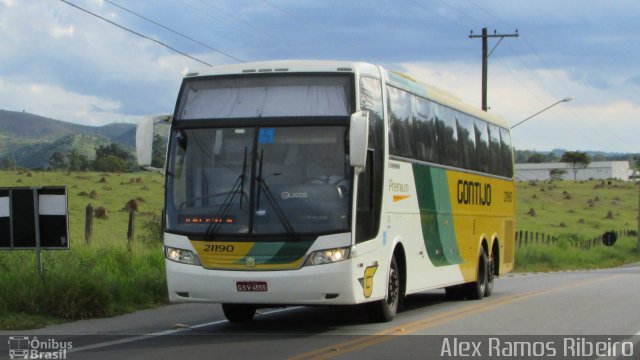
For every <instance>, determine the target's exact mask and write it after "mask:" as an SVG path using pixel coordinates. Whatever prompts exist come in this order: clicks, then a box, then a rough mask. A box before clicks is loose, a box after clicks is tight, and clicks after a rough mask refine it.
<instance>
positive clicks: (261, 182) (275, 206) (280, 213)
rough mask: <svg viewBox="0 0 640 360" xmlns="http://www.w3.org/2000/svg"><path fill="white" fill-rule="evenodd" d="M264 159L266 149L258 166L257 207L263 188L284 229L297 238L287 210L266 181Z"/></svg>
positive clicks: (290, 235)
mask: <svg viewBox="0 0 640 360" xmlns="http://www.w3.org/2000/svg"><path fill="white" fill-rule="evenodd" d="M263 159H264V149H263V150H262V151H261V152H260V164H259V167H258V175H257V176H256V181H257V182H258V189H257V202H256V209H257V210H259V209H260V197H261V195H260V194H261V193H260V190H261V189H262V190H263V192H264V194H265V197H266V198H267V200H268V201H269V204H271V206H272V207H273V210H274V211H275V213H276V216H277V217H278V220H280V223H282V226H283V227H284V230H285V231H286V232H287V234H288V235H289V237H290V238H291V240H295V239H296V238H297V236H296V234H295V230H294V229H293V226H291V222H290V221H289V219H288V218H287V214H285V212H284V211H283V210H282V207H280V204H278V200H276V198H275V197H274V196H273V193H272V192H271V190H270V189H269V186H268V185H267V183H266V182H265V179H264V178H263V177H262V160H263Z"/></svg>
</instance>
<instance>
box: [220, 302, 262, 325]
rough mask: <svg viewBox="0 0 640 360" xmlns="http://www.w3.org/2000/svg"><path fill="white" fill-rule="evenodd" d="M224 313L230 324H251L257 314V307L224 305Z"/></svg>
mask: <svg viewBox="0 0 640 360" xmlns="http://www.w3.org/2000/svg"><path fill="white" fill-rule="evenodd" d="M222 312H223V313H224V316H225V317H226V318H227V320H229V322H232V323H241V322H249V321H251V320H253V317H254V316H255V314H256V307H255V306H254V305H246V304H222Z"/></svg>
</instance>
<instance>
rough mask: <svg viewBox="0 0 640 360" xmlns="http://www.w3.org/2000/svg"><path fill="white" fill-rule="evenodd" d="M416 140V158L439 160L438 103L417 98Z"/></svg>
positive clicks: (415, 116) (431, 160)
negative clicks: (436, 108) (437, 133)
mask: <svg viewBox="0 0 640 360" xmlns="http://www.w3.org/2000/svg"><path fill="white" fill-rule="evenodd" d="M416 100H417V101H416V108H415V114H414V118H415V122H414V128H415V131H414V140H415V146H416V158H417V159H418V160H422V161H429V162H438V151H437V148H436V119H435V110H434V109H435V106H436V104H434V103H432V102H430V101H427V100H425V99H422V98H416Z"/></svg>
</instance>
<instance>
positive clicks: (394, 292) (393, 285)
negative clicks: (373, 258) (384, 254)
mask: <svg viewBox="0 0 640 360" xmlns="http://www.w3.org/2000/svg"><path fill="white" fill-rule="evenodd" d="M388 284H389V285H388V287H387V296H386V298H384V299H382V300H379V301H376V302H372V303H369V304H367V311H368V312H369V318H370V319H371V320H373V321H375V322H389V321H391V320H393V318H394V317H395V316H396V313H397V312H398V304H399V303H400V286H401V285H400V284H401V283H400V272H399V271H398V264H397V262H396V257H395V256H394V257H393V258H392V259H391V264H390V266H389V280H388Z"/></svg>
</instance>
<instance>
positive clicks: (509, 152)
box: [500, 128, 513, 177]
mask: <svg viewBox="0 0 640 360" xmlns="http://www.w3.org/2000/svg"><path fill="white" fill-rule="evenodd" d="M500 150H501V151H502V156H501V157H500V159H501V161H502V169H503V171H504V172H503V173H502V175H503V176H506V177H513V149H512V147H511V135H510V134H509V130H508V129H503V128H500Z"/></svg>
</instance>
